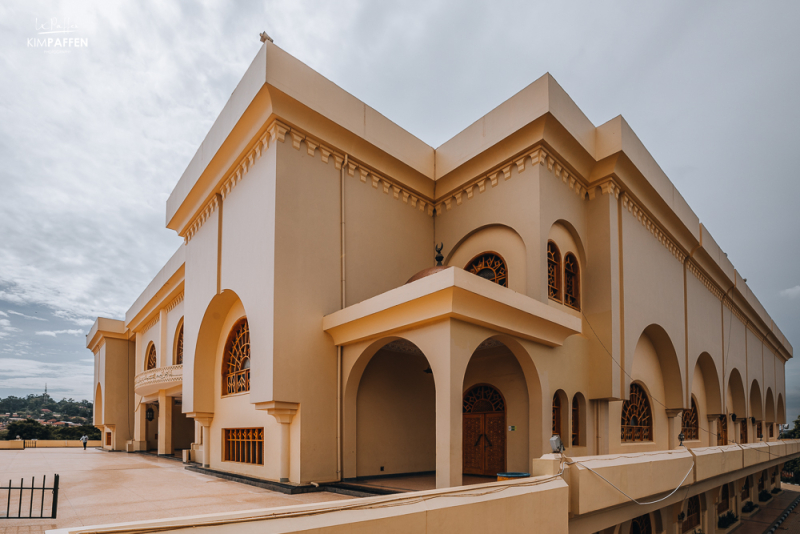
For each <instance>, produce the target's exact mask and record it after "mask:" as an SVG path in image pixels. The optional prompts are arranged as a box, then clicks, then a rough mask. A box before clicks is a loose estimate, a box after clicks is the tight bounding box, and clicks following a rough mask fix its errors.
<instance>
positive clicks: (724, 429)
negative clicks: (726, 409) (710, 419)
mask: <svg viewBox="0 0 800 534" xmlns="http://www.w3.org/2000/svg"><path fill="white" fill-rule="evenodd" d="M727 444H728V416H727V415H725V414H722V415H720V416H719V426H718V428H717V445H727Z"/></svg>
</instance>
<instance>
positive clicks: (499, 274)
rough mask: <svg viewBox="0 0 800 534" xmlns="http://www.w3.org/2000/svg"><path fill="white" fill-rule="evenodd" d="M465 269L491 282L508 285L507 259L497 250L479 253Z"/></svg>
mask: <svg viewBox="0 0 800 534" xmlns="http://www.w3.org/2000/svg"><path fill="white" fill-rule="evenodd" d="M464 270H465V271H468V272H471V273H472V274H477V275H478V276H480V277H481V278H486V279H487V280H489V281H490V282H494V283H495V284H498V285H501V286H503V287H508V269H507V268H506V262H505V260H504V259H503V258H502V257H501V256H500V254H497V253H496V252H484V253H483V254H478V255H477V256H475V257H474V258H472V261H470V262H469V263H468V264H467V266H466V267H464Z"/></svg>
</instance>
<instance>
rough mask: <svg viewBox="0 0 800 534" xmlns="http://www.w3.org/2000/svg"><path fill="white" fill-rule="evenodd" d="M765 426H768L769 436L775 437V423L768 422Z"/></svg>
mask: <svg viewBox="0 0 800 534" xmlns="http://www.w3.org/2000/svg"><path fill="white" fill-rule="evenodd" d="M767 428H769V437H771V438H774V437H775V423H770V424H768V425H767Z"/></svg>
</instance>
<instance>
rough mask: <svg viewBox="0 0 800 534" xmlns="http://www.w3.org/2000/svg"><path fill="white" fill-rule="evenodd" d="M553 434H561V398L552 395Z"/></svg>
mask: <svg viewBox="0 0 800 534" xmlns="http://www.w3.org/2000/svg"><path fill="white" fill-rule="evenodd" d="M553 435H554V436H559V437H560V436H561V399H559V398H558V393H556V394H555V395H553Z"/></svg>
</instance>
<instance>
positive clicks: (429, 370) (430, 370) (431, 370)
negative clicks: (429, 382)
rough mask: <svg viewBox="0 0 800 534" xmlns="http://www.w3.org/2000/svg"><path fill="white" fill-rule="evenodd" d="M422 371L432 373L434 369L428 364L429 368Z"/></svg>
mask: <svg viewBox="0 0 800 534" xmlns="http://www.w3.org/2000/svg"><path fill="white" fill-rule="evenodd" d="M422 372H423V373H428V374H431V373H433V369H431V366H430V365H429V366H428V368H427V369H425V370H424V371H422Z"/></svg>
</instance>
